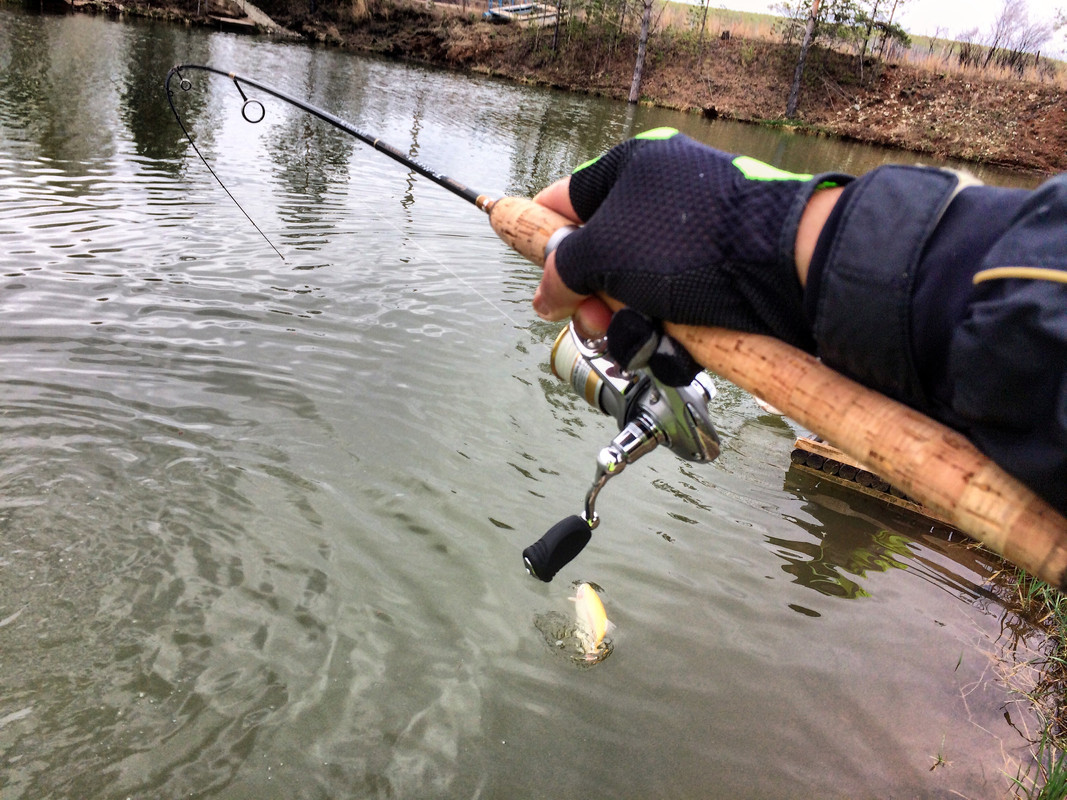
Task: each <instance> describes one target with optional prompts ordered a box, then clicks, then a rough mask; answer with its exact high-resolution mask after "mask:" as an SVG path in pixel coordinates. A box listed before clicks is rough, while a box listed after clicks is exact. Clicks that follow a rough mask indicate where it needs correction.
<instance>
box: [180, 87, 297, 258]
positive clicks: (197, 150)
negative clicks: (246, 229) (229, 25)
mask: <svg viewBox="0 0 1067 800" xmlns="http://www.w3.org/2000/svg"><path fill="white" fill-rule="evenodd" d="M178 69H179V68H178V67H175V68H174V69H172V70H171V71H170V72H169V73H167V81H166V84H165V86H166V89H167V102H168V103H170V110H171V111H173V112H174V118H175V119H176V120H178V126H179V127H180V128H181V129H182V133H184V134H185V138H186V139H188V140H189V144H190V145H192V148H193V151H194V152H195V153H196V154H197V155H198V156H200V160H201V161H203V162H204V166H205V167H207V171H208V172H210V173H211V177H213V178H214V179H215V181H216V182H217V183H218V185H219V186H221V187H222V190H223V191H224V192H226V194H228V195H229V196H230V199H231V200H233V204H234V205H235V206H237V207H238V208H239V209H240V210H241V213H242V214H244V215H245V219H247V220H248V221H249V222H250V223H252V227H253V228H255V229H256V230H257V231H258V232H259V235H260V236H262V237H263V241H265V242H266V243H267V244H269V245H270V248H271V250H273V251H274V252H275V253H277V254H278V258H280V259H281V260H282V261H285V256H283V255H282V252H281V250H279V249H278V248H277V247H275V246H274V242H272V241H271V240H270V238H269V237H268V236H267V234H265V233H264V232H263V229H262V228H260V227H259V225H257V224H256V221H255V220H254V219H252V216H251V215H250V214H249V213H248V212H247V211H245V208H244V206H242V205H241V204H240V203H239V202H238V201H237V198H236V197H234V196H233V192H231V191H230V190H229V188H228V187H227V186H226V184H225V183H223V182H222V178H220V177H219V176H218V173H217V172H215V170H214V169H213V168H212V166H211V162H210V161H208V160H207V158H205V156H204V154H203V153H201V152H200V148H199V147H197V146H196V142H195V141H193V137H192V135H190V133H189V129H188V128H186V127H185V123H184V122H182V118H181V114H179V113H178V109H177V108H176V107H175V105H174V92H173V90H172V89H171V88H170V79H171V77H173V76H174V75H177V76H178V77H179V78H181V81H180V83H179V86H181V88H182V91H183V92H187V91H189V90H190V89H192V88H193V84H192V82H191V81H190V80H189V79H188V78H185V77H182V75H181V73H180V72H178ZM234 84H235V85H237V91H239V92H241V97H242V98H244V101H245V103H244V105H243V106H241V116H242V117H244V118H245V119H246V120H248V121H249V122H252V123H253V124H254V123H256V122H261V121H262V120H263V117H264V116H266V114H267V112H266V110H265V109H264V108H263V104H262V103H260V102H259V101H258V100H255V101H250V100H249V99H248V98H247V97H245V93H244V91H242V90H241V86H240V84H238V83H237V80H236V79H234ZM250 102H254V103H257V104H258V105H259V108H260V110H261V111H262V114H261V115H260V116H259V118H258V119H255V120H253V119H251V118H250V117H249V115H248V114H247V113H246V109H247V108H248V104H249V103H250Z"/></svg>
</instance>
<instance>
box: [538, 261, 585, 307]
mask: <svg viewBox="0 0 1067 800" xmlns="http://www.w3.org/2000/svg"><path fill="white" fill-rule="evenodd" d="M586 297H587V295H583V294H578V293H577V292H572V291H571V290H570V289H568V288H567V285H566V284H565V283H564V282H563V280H562V279H561V278H560V277H559V272H557V271H556V254H555V253H554V252H553V253H549V254H548V258H546V259H545V268H544V272H542V273H541V283H540V284H538V286H537V291H535V292H534V296H533V307H534V311H535V312H537V316H539V317H540V318H541V319H545V320H548V321H549V322H558V321H559V320H561V319H566V318H567V317H571V316H573V315H574V312H575V311H577V309H578V306H579V305H580V304H581V302H582V301H583V300H584V299H585V298H586Z"/></svg>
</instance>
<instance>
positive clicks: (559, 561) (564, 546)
mask: <svg viewBox="0 0 1067 800" xmlns="http://www.w3.org/2000/svg"><path fill="white" fill-rule="evenodd" d="M592 536H593V531H592V528H591V527H590V525H589V522H588V521H586V520H585V519H583V518H582V517H580V516H578V515H577V514H574V515H572V516H570V517H567V518H566V519H561V520H560V521H559V522H557V523H556V524H555V525H553V526H552V527H551V528H549V529H548V532H547V533H546V534H545V535H544V536H542V537H541V538H540V539H538V540H537V541H536V542H534V543H533V544H532V545H530V546H529V547H527V548H526V549H525V550H523V551H522V560H523V561H524V562H525V563H526V571H527V572H529V573H530V574H531V575H533V576H534V577H535V578H537V579H538V580H542V581H544V582H545V583H549V582H550V581H551V580H552V579H553V578H554V577H555V576H556V573H557V572H559V571H560V570H561V569H563V567H564V566H566V565H567V563H568V562H570V560H571V559H573V558H574V557H575V556H576V555H578V554H579V553H580V552H582V548H584V547H585V546H586V545H587V544H588V543H589V540H590V539H591V538H592Z"/></svg>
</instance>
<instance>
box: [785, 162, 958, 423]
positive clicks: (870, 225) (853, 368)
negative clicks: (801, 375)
mask: <svg viewBox="0 0 1067 800" xmlns="http://www.w3.org/2000/svg"><path fill="white" fill-rule="evenodd" d="M963 185H969V182H968V181H966V180H961V176H960V175H959V174H957V173H955V172H951V171H948V170H941V169H932V168H927V167H908V166H886V167H879V168H878V169H876V170H873V171H872V172H870V173H868V174H867V175H865V176H864V177H862V178H860V179H859V180H857V181H856V182H854V183H853V184H851V185H850V186H848V187H847V188H846V190H845V194H843V195H842V197H841V198H840V200H838V207H837V208H835V209H834V213H833V215H832V219H831V220H830V221H829V223H830V224H827V226H825V227H824V229H823V232H822V233H821V234H820V241H819V243H818V245H817V247H816V255H815V259H814V260H813V263H812V271H811V274H810V275H809V281H808V284H807V287H806V289H805V294H806V296H805V305H806V307H807V308H808V310H809V312H810V314H811V316H812V317H813V320H812V322H813V325H812V327H813V333H814V336H815V341H816V344H817V347H818V350H817V352H818V355H819V356H820V357H821V358H822V360H823V361H824V362H825V363H826V364H828V365H829V366H831V367H833V368H834V369H836V370H838V371H840V372H843V373H844V374H846V375H848V376H850V377H852V378H854V379H855V380H857V381H859V382H860V383H863V384H865V385H867V386H870V387H872V388H876V389H878V390H879V391H881V392H882V393H883V394H886V395H888V396H890V397H893V398H895V399H897V400H900V401H901V402H904V403H907V404H908V405H911V406H914V407H922V406H924V405H925V404H926V393H925V391H924V389H923V386H922V383H921V381H920V379H919V375H918V372H917V370H916V368H915V359H914V358H913V354H912V336H911V302H912V294H913V288H914V282H915V274H916V271H917V269H918V266H919V261H920V258H921V257H922V254H923V250H924V248H925V246H926V243H927V241H928V240H929V238H930V235H931V234H932V233H933V231H934V229H935V228H936V227H937V225H938V223H939V222H940V220H941V217H942V215H943V214H944V212H945V209H946V208H948V205H949V203H951V202H952V199H953V198H954V197H955V196H956V194H957V192H958V191H959V190H960V189H961V188H963Z"/></svg>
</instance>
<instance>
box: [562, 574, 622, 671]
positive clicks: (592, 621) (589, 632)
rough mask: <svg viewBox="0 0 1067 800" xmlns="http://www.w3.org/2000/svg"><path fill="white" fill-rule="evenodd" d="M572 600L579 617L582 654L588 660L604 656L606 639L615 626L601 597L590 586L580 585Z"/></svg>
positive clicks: (577, 634)
mask: <svg viewBox="0 0 1067 800" xmlns="http://www.w3.org/2000/svg"><path fill="white" fill-rule="evenodd" d="M571 599H572V600H573V601H574V606H575V613H576V614H577V616H578V628H577V630H576V631H575V634H576V636H577V637H578V641H579V642H580V643H581V645H582V652H583V653H584V654H585V658H586V660H589V661H592V660H595V659H597V658H599V657H600V656H601V655H602V654H603V651H604V648H605V643H604V637H605V636H607V635H608V634H609V633H611V631H612V630H614V628H615V626H614V625H613V624H612V623H611V622H610V621H608V614H607V612H606V611H605V610H604V604H603V603H602V602H600V596H599V595H598V594H597V593H596V589H594V588H593V587H592V586H591V585H590V584H588V583H579V584H578V590H577V591H576V592H575V596H574V597H572V598H571Z"/></svg>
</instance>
